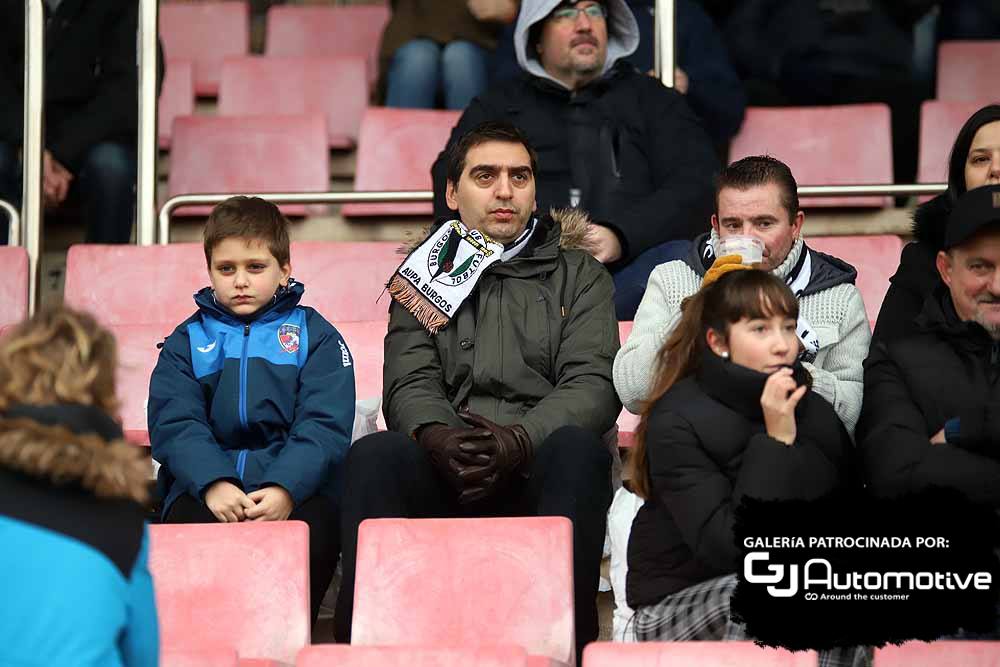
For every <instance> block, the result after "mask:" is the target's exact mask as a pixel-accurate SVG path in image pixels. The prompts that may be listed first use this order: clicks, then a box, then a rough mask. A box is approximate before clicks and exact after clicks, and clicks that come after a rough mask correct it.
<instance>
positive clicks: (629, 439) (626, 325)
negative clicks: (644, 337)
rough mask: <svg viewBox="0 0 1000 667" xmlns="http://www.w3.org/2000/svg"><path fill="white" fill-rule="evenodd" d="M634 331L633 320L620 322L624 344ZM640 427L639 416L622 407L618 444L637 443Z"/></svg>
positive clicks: (619, 418)
mask: <svg viewBox="0 0 1000 667" xmlns="http://www.w3.org/2000/svg"><path fill="white" fill-rule="evenodd" d="M630 333H632V323H631V322H619V323H618V339H619V340H620V341H621V342H622V343H623V344H624V343H625V341H626V340H628V336H629V334H630ZM638 427H639V418H638V417H637V416H636V415H633V414H632V413H631V412H629V411H628V410H626V409H625V408H622V412H621V414H620V415H618V446H619V447H631V446H632V445H634V444H635V430H636V429H637V428H638Z"/></svg>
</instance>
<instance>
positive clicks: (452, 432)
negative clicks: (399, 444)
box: [417, 424, 493, 499]
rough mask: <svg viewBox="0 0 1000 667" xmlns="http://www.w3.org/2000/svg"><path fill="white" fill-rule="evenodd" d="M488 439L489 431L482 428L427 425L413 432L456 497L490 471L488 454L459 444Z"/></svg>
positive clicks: (490, 433)
mask: <svg viewBox="0 0 1000 667" xmlns="http://www.w3.org/2000/svg"><path fill="white" fill-rule="evenodd" d="M492 440H493V434H492V432H490V430H489V429H486V428H465V427H463V426H448V425H446V424H427V425H426V426H423V427H421V428H420V430H419V431H417V442H419V443H420V446H421V447H423V448H424V449H426V450H427V453H428V454H429V455H430V458H431V463H432V464H433V465H434V467H435V468H436V469H437V470H438V472H440V473H441V474H442V475H443V476H444V478H445V479H446V480H447V481H448V483H449V484H450V485H451V486H452V488H454V489H455V491H456V492H457V493H458V494H460V496H461V494H462V493H463V492H465V491H466V489H467V488H469V487H476V488H478V486H480V485H482V484H483V482H484V480H486V479H487V478H489V477H490V476H491V475H492V474H493V467H492V460H491V459H490V457H489V456H487V455H485V454H481V453H477V452H474V451H473V452H466V451H464V450H463V449H462V445H463V444H465V443H477V442H484V441H492ZM460 499H461V498H460Z"/></svg>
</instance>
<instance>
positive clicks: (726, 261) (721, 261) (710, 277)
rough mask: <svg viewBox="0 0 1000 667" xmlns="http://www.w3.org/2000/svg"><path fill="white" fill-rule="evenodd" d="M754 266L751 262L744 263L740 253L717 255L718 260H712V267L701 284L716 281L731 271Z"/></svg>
mask: <svg viewBox="0 0 1000 667" xmlns="http://www.w3.org/2000/svg"><path fill="white" fill-rule="evenodd" d="M752 268H753V267H752V266H750V265H749V264H744V263H743V258H742V257H740V256H739V255H725V256H724V257H717V258H716V260H715V261H714V262H712V266H711V268H709V270H708V271H706V272H705V277H704V278H702V280H701V286H702V287H704V286H705V285H710V284H712V283H714V282H715V281H716V280H718V279H719V278H721V277H722V276H724V275H726V274H727V273H729V272H730V271H744V270H746V269H752Z"/></svg>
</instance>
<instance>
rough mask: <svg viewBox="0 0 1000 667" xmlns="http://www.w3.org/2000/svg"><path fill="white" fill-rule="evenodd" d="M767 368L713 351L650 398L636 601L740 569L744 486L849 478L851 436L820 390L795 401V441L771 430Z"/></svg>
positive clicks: (768, 492)
mask: <svg viewBox="0 0 1000 667" xmlns="http://www.w3.org/2000/svg"><path fill="white" fill-rule="evenodd" d="M803 373H804V369H801V367H799V368H797V370H796V374H797V376H798V377H799V378H802V375H803ZM767 377H768V376H767V375H765V374H763V373H758V372H756V371H752V370H750V369H748V368H745V367H743V366H738V365H736V364H733V363H731V362H727V361H723V360H722V359H721V358H719V357H718V356H716V355H715V354H713V353H711V352H706V353H705V356H704V357H703V361H702V367H701V369H700V370H699V371H698V373H697V375H696V376H695V377H689V378H687V379H685V380H682V381H681V382H679V383H677V384H676V385H674V386H673V387H672V388H671V389H670V391H668V392H667V393H666V394H665V395H664V396H663V397H662V398H661V399H660V400H659V401H657V403H656V404H655V405H654V406H653V409H652V414H651V415H650V420H649V424H648V430H647V442H646V447H647V449H646V452H647V456H648V458H649V475H650V482H651V487H652V494H653V497H652V498H651V499H650V500H648V501H647V502H646V503H645V504H644V505H643V506H642V508H640V510H639V513H638V514H637V515H636V517H635V520H634V521H633V523H632V534H631V536H630V538H629V544H628V566H629V570H628V579H627V583H626V595H627V598H628V603H629V605H630V606H631V607H633V608H634V607H641V606H645V605H650V604H655V603H657V602H659V601H660V600H662V599H663V598H664V597H666V596H667V595H670V594H672V593H676V592H677V591H680V590H682V589H684V588H687V587H688V586H692V585H694V584H697V583H699V582H702V581H705V580H707V579H711V578H712V577H717V576H720V575H723V574H729V573H732V572H735V571H736V569H737V567H738V562H739V557H740V551H739V548H738V546H737V544H736V540H735V537H734V536H733V512H734V511H735V509H736V507H737V506H738V505H739V503H740V500H741V498H742V497H743V496H750V497H753V498H760V499H768V500H773V499H793V498H794V499H811V498H817V497H820V496H822V495H824V494H826V493H828V492H829V491H832V490H833V489H835V488H837V487H838V486H840V485H842V484H844V483H846V482H847V480H848V479H849V478H850V459H851V440H850V437H849V436H848V435H847V431H846V430H845V429H844V426H843V424H842V423H841V421H840V419H839V418H838V417H837V414H836V413H835V412H834V411H833V408H832V407H830V404H829V403H827V402H826V401H825V400H823V399H822V398H820V397H819V396H818V395H817V394H815V393H814V392H812V391H810V392H807V393H806V395H805V396H804V397H803V398H802V400H801V401H800V402H799V404H798V406H797V407H796V409H795V423H796V426H797V430H798V434H797V437H796V439H795V444H794V445H792V446H786V445H785V444H783V443H781V442H779V441H777V440H774V439H773V438H771V437H770V436H768V435H767V432H766V429H765V427H764V416H763V413H762V411H761V407H760V395H761V392H762V391H763V390H764V384H765V382H766V381H767Z"/></svg>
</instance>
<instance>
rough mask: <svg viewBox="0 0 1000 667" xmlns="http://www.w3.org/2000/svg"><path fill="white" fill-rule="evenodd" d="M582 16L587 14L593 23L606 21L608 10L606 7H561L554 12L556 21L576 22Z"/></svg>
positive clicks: (553, 16) (553, 15)
mask: <svg viewBox="0 0 1000 667" xmlns="http://www.w3.org/2000/svg"><path fill="white" fill-rule="evenodd" d="M580 14H586V15H587V18H588V19H590V20H591V21H598V20H604V19H606V18H607V17H608V10H607V9H605V8H604V5H587V6H586V7H560V8H558V9H556V10H555V11H554V12H552V18H553V19H555V20H556V21H565V22H566V23H569V22H570V21H576V20H577V19H578V18H579V17H580Z"/></svg>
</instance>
